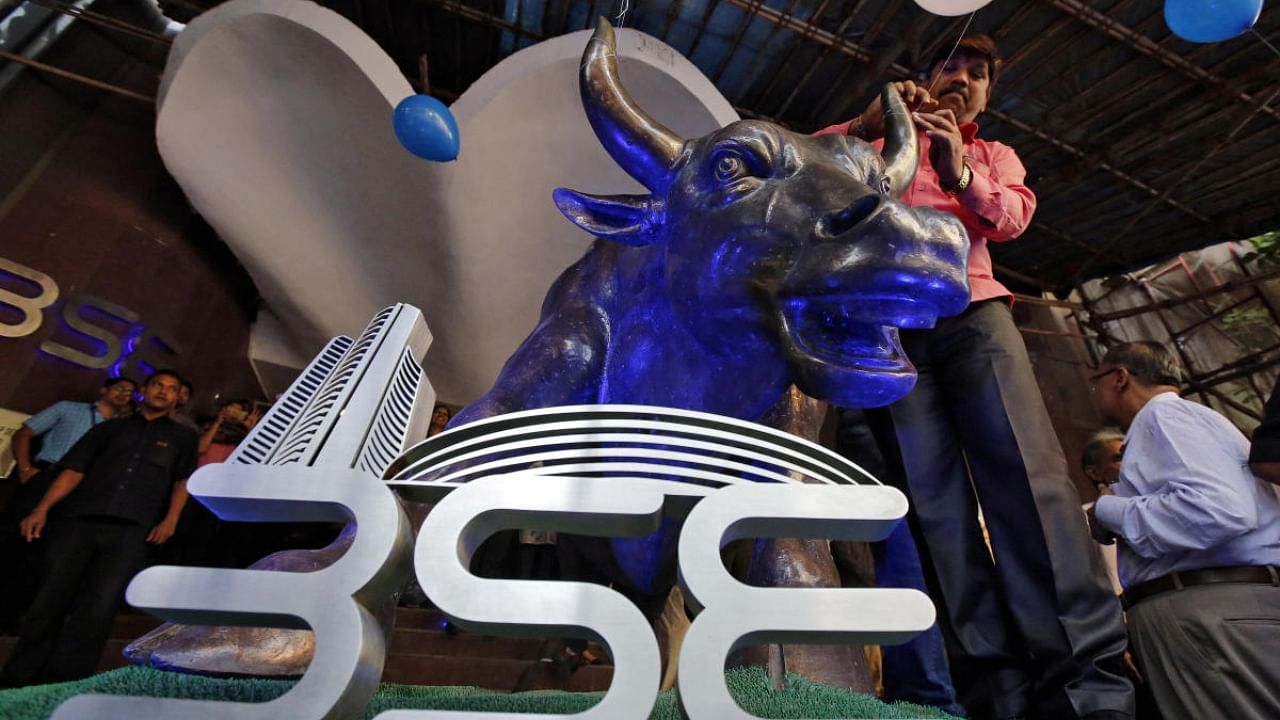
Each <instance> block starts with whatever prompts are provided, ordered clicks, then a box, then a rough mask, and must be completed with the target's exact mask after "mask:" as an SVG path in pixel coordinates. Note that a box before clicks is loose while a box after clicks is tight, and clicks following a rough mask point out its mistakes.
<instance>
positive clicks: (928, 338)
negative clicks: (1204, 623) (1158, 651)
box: [820, 36, 1134, 720]
mask: <svg viewBox="0 0 1280 720" xmlns="http://www.w3.org/2000/svg"><path fill="white" fill-rule="evenodd" d="M950 50H951V47H950V45H948V46H947V47H944V48H943V51H942V52H943V54H942V56H940V57H938V58H937V59H936V61H935V63H934V64H933V66H932V68H931V69H932V72H931V74H930V78H929V81H928V84H927V85H917V84H916V83H913V82H910V81H906V82H902V83H898V88H899V91H900V93H901V94H902V96H903V99H904V100H906V102H907V104H908V107H910V108H912V109H913V117H914V118H915V121H916V125H917V127H918V128H919V129H920V143H921V157H922V158H927V161H925V162H922V163H921V165H920V169H919V172H918V173H917V174H916V178H915V184H914V185H913V186H912V187H911V188H909V189H908V190H907V192H906V194H905V195H904V197H903V201H904V202H906V203H909V204H911V205H917V206H929V207H933V208H935V209H938V210H945V211H947V212H951V213H953V214H955V215H956V216H957V217H959V218H960V220H961V221H962V222H963V223H964V225H965V227H966V228H967V229H968V231H969V238H970V242H971V250H970V253H969V284H970V289H971V291H972V298H971V302H970V305H969V309H968V310H966V311H965V312H964V313H963V314H962V315H959V316H956V317H952V318H943V319H940V320H939V321H938V323H937V326H936V327H935V328H933V329H932V330H915V331H911V330H903V331H902V332H901V337H902V344H903V347H904V349H905V350H906V351H907V355H908V356H909V357H910V358H911V360H912V362H913V363H914V364H915V365H916V369H917V371H918V372H919V378H918V380H917V382H916V387H915V389H914V390H913V391H912V392H911V394H910V395H909V396H907V397H906V398H904V399H903V400H901V401H899V402H897V403H895V404H893V405H892V406H890V407H889V412H888V415H889V416H890V417H891V419H892V425H893V430H894V433H895V434H896V436H897V440H898V445H899V448H900V451H901V461H902V470H903V476H904V477H905V481H906V487H905V488H903V490H904V491H905V492H906V493H907V494H908V497H910V499H911V503H912V518H911V519H912V525H913V529H914V530H915V531H916V532H917V543H918V544H919V546H920V552H921V555H922V559H923V560H924V561H925V567H926V573H930V574H932V576H933V577H932V580H933V582H932V583H931V585H932V588H933V589H934V600H935V602H936V603H937V604H938V606H939V620H940V624H941V626H942V628H943V631H944V633H945V634H946V636H947V639H948V641H949V642H948V646H949V651H950V659H951V669H952V673H953V675H954V677H955V680H956V685H957V690H958V694H959V697H960V700H961V702H962V703H963V704H964V705H965V707H966V708H967V709H968V710H969V713H970V715H971V716H973V717H990V718H1015V717H1024V716H1033V717H1046V718H1049V717H1051V718H1071V717H1081V718H1091V719H1094V720H1103V719H1104V718H1111V719H1118V718H1131V717H1132V716H1133V710H1134V705H1133V687H1132V685H1130V683H1129V681H1128V680H1127V679H1125V677H1124V671H1123V664H1122V663H1123V660H1122V658H1123V654H1124V649H1125V633H1124V625H1123V621H1122V619H1121V613H1120V606H1119V603H1118V602H1117V601H1116V598H1115V596H1114V594H1112V592H1111V589H1110V587H1109V585H1108V583H1107V579H1106V576H1105V574H1104V572H1103V569H1102V567H1101V564H1100V562H1098V560H1097V553H1096V552H1094V550H1093V548H1092V547H1091V544H1090V543H1091V541H1090V538H1089V533H1088V529H1087V527H1086V524H1085V522H1084V516H1083V514H1082V513H1081V512H1080V498H1079V496H1078V494H1077V493H1076V491H1075V488H1074V486H1073V484H1072V482H1071V480H1070V477H1069V475H1068V473H1067V465H1066V458H1065V456H1064V455H1063V452H1062V448H1061V446H1060V444H1059V443H1058V439H1057V435H1056V434H1055V432H1054V429H1053V425H1052V424H1051V423H1050V421H1049V416H1048V413H1047V412H1046V411H1045V407H1044V401H1043V399H1042V398H1041V397H1040V391H1039V388H1038V386H1037V385H1036V380H1035V376H1034V375H1033V374H1032V370H1031V363H1030V360H1029V359H1028V357H1027V351H1026V347H1025V345H1024V344H1023V342H1022V337H1021V335H1020V334H1019V333H1018V329H1017V328H1016V327H1015V326H1014V324H1013V317H1012V313H1011V310H1010V307H1011V305H1012V295H1011V293H1010V292H1009V290H1008V289H1006V288H1005V287H1004V286H1003V285H1001V284H1000V283H999V282H998V281H997V280H996V279H995V278H994V277H993V275H992V272H991V254H990V251H989V250H988V248H987V243H989V242H1005V241H1009V240H1013V239H1014V238H1016V237H1018V236H1019V235H1021V234H1022V232H1023V231H1024V230H1025V229H1026V228H1027V226H1028V225H1029V224H1030V223H1031V215H1032V213H1033V212H1034V211H1035V207H1036V198H1035V195H1034V194H1033V193H1032V192H1031V190H1030V189H1029V188H1027V186H1026V185H1025V184H1023V183H1024V181H1025V179H1026V170H1025V168H1023V166H1022V162H1021V161H1020V160H1019V159H1018V156H1017V154H1016V153H1015V152H1014V151H1013V149H1012V148H1010V147H1008V146H1006V145H1003V144H1001V143H998V142H989V141H986V140H982V139H980V138H979V137H978V125H977V123H975V122H974V120H975V119H976V118H977V117H978V115H979V114H980V113H981V112H982V111H983V110H985V109H986V107H987V103H988V102H989V100H990V97H991V88H992V85H993V84H994V83H995V79H996V74H997V72H998V71H999V67H1000V60H999V56H998V54H997V51H996V48H995V44H994V43H993V42H992V41H991V39H990V38H988V37H986V36H973V37H969V38H965V39H964V40H963V41H962V42H961V43H960V45H959V47H957V48H956V51H955V53H954V54H953V55H951V56H950V57H947V54H948V53H949V51H950ZM823 133H841V134H848V135H854V136H857V137H860V138H862V139H864V140H868V141H874V142H876V143H877V144H878V143H880V142H882V141H881V140H879V138H881V137H883V134H884V120H883V115H882V113H881V111H880V106H879V101H878V100H877V101H876V102H874V103H872V105H871V106H870V107H868V108H867V110H866V111H865V112H863V113H862V114H861V115H859V116H858V117H856V118H853V119H852V120H850V121H849V122H846V123H842V124H840V125H835V126H832V127H829V128H826V129H824V130H821V131H820V134H823ZM979 507H981V509H982V514H983V516H984V517H985V520H986V525H987V529H988V530H989V533H990V540H991V550H990V552H989V551H988V548H987V545H986V543H985V542H984V540H983V535H982V530H981V527H980V526H979V522H978V513H979ZM992 554H994V557H995V561H994V562H993V560H992Z"/></svg>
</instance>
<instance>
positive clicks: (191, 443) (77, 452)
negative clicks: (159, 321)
mask: <svg viewBox="0 0 1280 720" xmlns="http://www.w3.org/2000/svg"><path fill="white" fill-rule="evenodd" d="M178 388H179V376H178V374H177V373H175V372H173V371H171V370H157V371H156V372H155V373H153V374H152V375H151V377H150V378H148V379H147V381H146V383H144V384H143V386H142V407H141V408H140V409H139V411H138V412H136V413H134V414H133V415H130V416H129V417H127V418H122V419H119V420H114V421H111V422H105V423H102V424H100V425H97V426H95V427H94V428H93V429H91V430H90V431H89V432H87V433H85V435H84V437H83V438H81V439H80V441H79V442H77V443H76V444H75V447H73V448H71V450H70V452H68V453H67V454H66V455H65V456H64V457H63V459H62V461H61V462H60V463H59V465H60V468H61V470H60V472H59V473H58V477H57V478H56V479H55V480H54V481H53V484H52V485H50V486H49V490H48V491H47V492H45V494H44V497H42V498H41V499H40V502H39V503H38V504H37V505H36V507H35V508H34V509H33V510H32V511H31V513H30V514H28V515H27V516H26V517H25V518H23V520H22V522H21V523H20V524H19V529H20V530H21V532H22V537H23V538H24V539H26V540H27V541H28V542H30V541H33V540H36V539H38V538H40V537H42V536H43V535H44V534H45V533H46V532H47V534H48V542H49V544H48V547H47V548H46V552H45V570H44V573H43V575H42V577H41V579H40V587H39V589H38V590H37V592H36V597H35V600H34V601H32V603H31V607H30V609H29V610H28V611H27V614H26V615H25V616H24V617H23V619H22V627H21V633H20V635H19V637H18V643H17V645H16V646H14V649H13V654H12V655H10V656H9V659H8V661H7V662H6V663H5V666H4V669H3V670H0V686H3V687H14V686H22V685H29V684H33V683H42V682H61V681H64V680H74V679H78V678H83V677H87V676H89V675H91V674H92V673H93V671H94V668H95V667H96V666H97V663H98V658H99V657H100V656H101V654H102V648H103V646H104V645H106V642H107V637H108V635H109V634H110V632H111V622H112V620H113V619H114V618H115V614H116V610H117V608H118V607H119V604H120V600H121V596H122V595H123V593H124V589H125V586H126V585H127V584H128V583H129V580H130V579H131V578H132V577H133V576H134V574H136V573H137V572H138V571H139V570H140V569H142V567H143V566H144V565H145V563H146V559H147V551H148V546H149V545H158V544H161V543H164V542H165V541H166V540H168V539H169V538H170V537H172V536H173V533H174V531H175V530H176V529H177V525H178V518H179V517H180V516H181V513H182V508H183V506H184V505H185V504H186V501H187V477H188V476H189V475H190V474H191V472H192V471H193V470H194V469H195V464H196V435H195V433H193V432H191V431H190V430H188V429H186V428H184V427H182V426H181V425H179V424H178V423H176V422H174V421H173V420H172V419H171V418H170V413H171V412H172V411H173V408H174V406H175V405H176V403H177V400H178ZM55 507H57V509H58V510H59V511H60V512H59V514H58V515H57V516H55V517H54V518H53V519H52V521H51V519H50V514H51V512H52V511H53V510H54V508H55Z"/></svg>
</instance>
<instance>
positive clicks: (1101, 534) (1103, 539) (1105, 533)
mask: <svg viewBox="0 0 1280 720" xmlns="http://www.w3.org/2000/svg"><path fill="white" fill-rule="evenodd" d="M1096 507H1097V504H1094V505H1090V506H1089V509H1088V510H1086V511H1085V517H1087V518H1088V519H1089V534H1090V535H1092V536H1093V539H1094V540H1097V541H1098V542H1099V543H1100V544H1102V545H1114V544H1115V542H1116V536H1115V535H1114V534H1113V533H1112V532H1111V531H1110V530H1108V529H1106V528H1104V527H1102V523H1099V522H1098V516H1097V515H1096V514H1095V513H1094V508H1096Z"/></svg>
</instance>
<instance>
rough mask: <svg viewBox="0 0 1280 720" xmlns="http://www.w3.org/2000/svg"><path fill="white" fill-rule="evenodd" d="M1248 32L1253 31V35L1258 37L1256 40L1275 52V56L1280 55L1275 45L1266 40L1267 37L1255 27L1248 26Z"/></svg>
mask: <svg viewBox="0 0 1280 720" xmlns="http://www.w3.org/2000/svg"><path fill="white" fill-rule="evenodd" d="M1249 32H1251V33H1253V36H1254V37H1256V38H1258V42H1260V43H1262V44H1263V45H1266V46H1267V49H1268V50H1270V51H1271V52H1273V53H1275V54H1276V57H1280V50H1277V49H1276V46H1275V45H1272V44H1271V43H1270V42H1267V39H1266V38H1265V37H1263V36H1262V33H1260V32H1258V30H1257V28H1249Z"/></svg>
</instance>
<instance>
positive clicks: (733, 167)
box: [713, 150, 750, 183]
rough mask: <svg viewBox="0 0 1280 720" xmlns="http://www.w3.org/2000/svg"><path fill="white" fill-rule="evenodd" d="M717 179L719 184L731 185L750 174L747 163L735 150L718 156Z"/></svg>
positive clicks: (725, 151) (720, 153) (716, 163)
mask: <svg viewBox="0 0 1280 720" xmlns="http://www.w3.org/2000/svg"><path fill="white" fill-rule="evenodd" d="M713 172H714V173H715V179H716V182H718V183H731V182H733V181H735V180H738V179H740V178H742V177H745V176H746V175H748V174H750V168H749V167H748V166H747V161H746V160H745V159H744V158H743V157H742V155H740V154H738V153H737V152H736V151H733V150H723V151H721V152H719V153H717V154H716V162H715V168H714V171H713Z"/></svg>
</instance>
